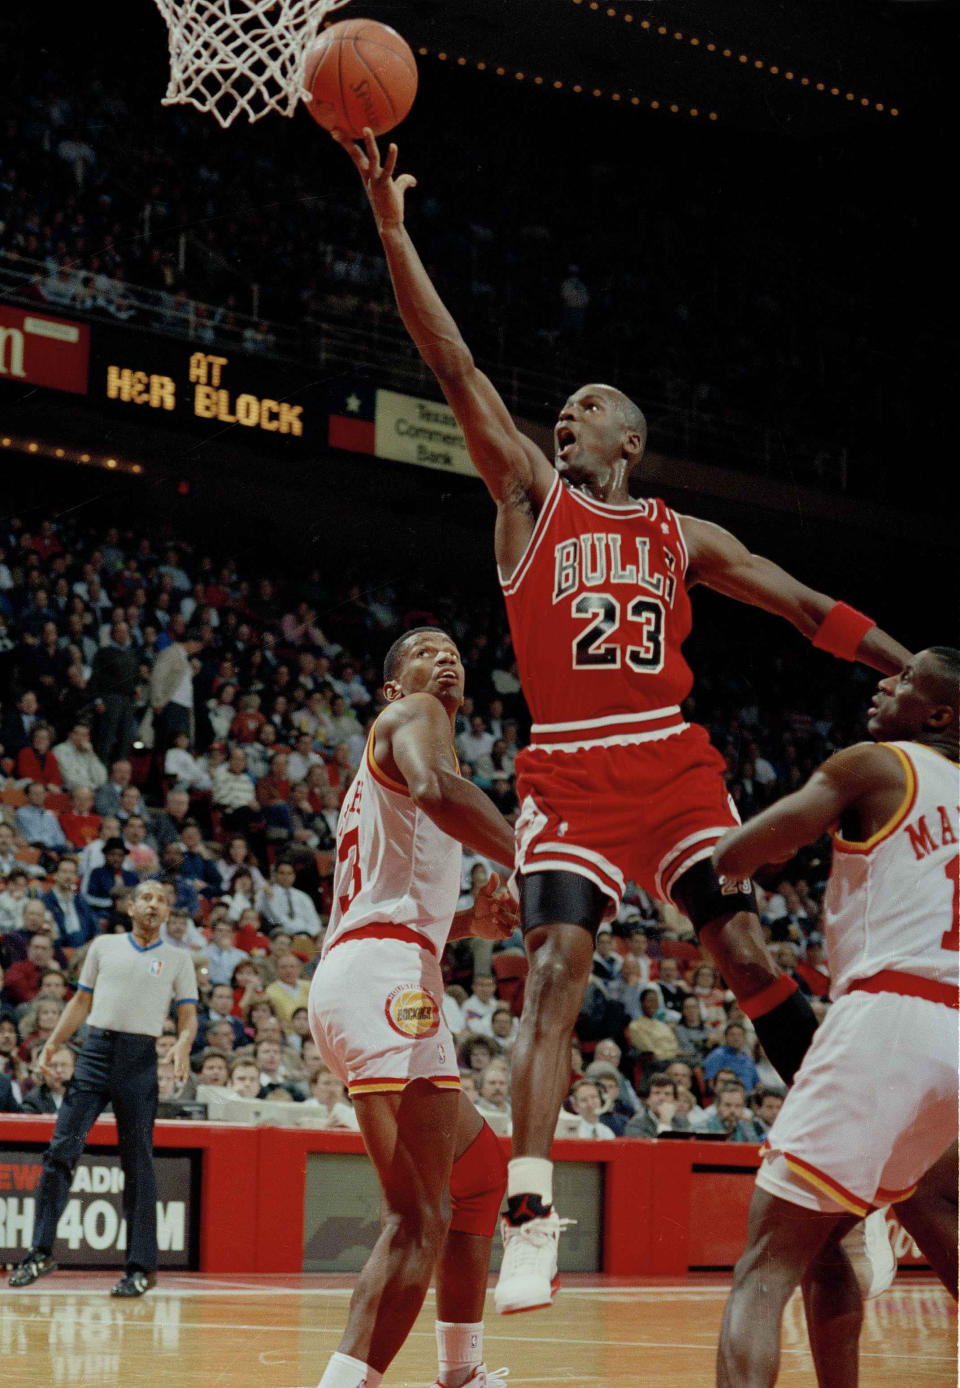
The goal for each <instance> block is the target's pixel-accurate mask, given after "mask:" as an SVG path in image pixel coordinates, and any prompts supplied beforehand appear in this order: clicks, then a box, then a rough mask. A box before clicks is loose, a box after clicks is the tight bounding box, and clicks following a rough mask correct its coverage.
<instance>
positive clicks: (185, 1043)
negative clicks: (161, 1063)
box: [170, 1032, 190, 1084]
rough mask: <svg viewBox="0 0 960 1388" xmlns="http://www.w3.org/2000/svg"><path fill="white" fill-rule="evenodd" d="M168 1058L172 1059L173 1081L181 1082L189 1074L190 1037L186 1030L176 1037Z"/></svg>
mask: <svg viewBox="0 0 960 1388" xmlns="http://www.w3.org/2000/svg"><path fill="white" fill-rule="evenodd" d="M170 1058H171V1059H172V1061H173V1078H174V1081H175V1083H177V1084H183V1082H184V1080H185V1079H186V1078H187V1076H188V1075H189V1074H190V1038H189V1037H188V1036H187V1034H186V1032H184V1034H183V1035H182V1036H178V1037H177V1040H176V1042H175V1043H174V1047H173V1050H172V1051H171V1052H170Z"/></svg>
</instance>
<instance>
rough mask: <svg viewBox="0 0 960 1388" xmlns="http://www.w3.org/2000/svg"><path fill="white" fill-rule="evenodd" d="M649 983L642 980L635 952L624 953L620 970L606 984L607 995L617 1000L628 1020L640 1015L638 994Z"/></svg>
mask: <svg viewBox="0 0 960 1388" xmlns="http://www.w3.org/2000/svg"><path fill="white" fill-rule="evenodd" d="M648 986H649V985H647V984H645V983H644V982H642V975H641V968H640V960H639V959H638V958H637V956H636V955H635V954H626V955H624V957H623V960H622V962H621V967H620V972H619V973H618V974H617V976H616V978H614V979H613V981H612V982H611V983H608V984H607V992H608V996H609V997H610V998H611V999H613V1001H614V1002H618V1003H619V1004H620V1006H621V1007H622V1008H623V1011H624V1015H625V1016H626V1017H627V1018H628V1020H629V1021H631V1022H632V1021H633V1019H634V1018H635V1017H639V1016H640V1012H641V1008H640V995H641V994H642V993H643V992H644V991H645V990H646V988H647V987H648Z"/></svg>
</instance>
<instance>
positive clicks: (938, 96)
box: [351, 0, 957, 136]
mask: <svg viewBox="0 0 960 1388" xmlns="http://www.w3.org/2000/svg"><path fill="white" fill-rule="evenodd" d="M361 3H362V0H358V3H357V5H356V11H357V12H358V13H359V12H360V8H359V7H360V4H361ZM354 8H355V7H354V6H351V10H353V9H354ZM367 9H368V12H370V13H371V14H374V13H375V14H376V17H377V18H379V19H383V20H386V21H387V22H389V23H393V24H394V26H395V27H396V28H397V29H399V30H400V31H401V32H402V33H404V34H405V35H406V37H407V38H408V39H409V40H410V41H411V42H412V43H413V44H414V45H415V46H417V47H420V48H425V49H426V50H427V52H428V54H429V56H430V57H431V58H432V59H434V60H437V61H445V62H448V63H450V64H451V65H456V64H457V63H458V62H460V60H463V62H461V66H464V65H466V66H469V67H473V68H475V67H476V66H477V65H478V64H480V63H483V64H485V65H486V71H488V72H489V73H490V75H491V78H495V77H496V76H497V71H496V70H497V68H498V67H501V68H503V69H504V73H503V75H502V77H501V80H512V81H517V80H523V81H524V82H526V83H533V82H534V81H535V79H536V78H538V77H539V78H541V79H542V81H541V82H540V83H537V85H538V86H542V87H543V89H544V90H545V91H549V90H551V89H552V88H553V87H554V84H555V83H562V84H563V90H564V91H565V92H567V93H570V92H572V89H573V88H574V86H575V85H579V86H580V87H582V89H583V93H582V95H583V99H585V100H591V99H593V100H607V101H609V100H613V99H615V97H614V94H615V93H616V99H619V101H620V102H621V104H623V105H629V104H631V102H633V104H639V105H649V104H650V103H651V102H652V101H657V102H659V103H660V109H663V110H665V111H669V110H670V109H671V107H672V106H674V105H676V106H677V108H678V111H677V114H679V115H682V116H686V117H689V113H690V111H691V110H695V111H696V112H697V113H698V115H700V116H703V117H704V118H706V119H709V118H710V116H709V113H710V112H711V111H713V112H716V118H717V119H718V120H719V121H722V122H723V123H724V124H725V125H726V126H727V127H728V128H729V127H734V128H739V129H742V130H748V131H752V132H755V133H762V132H769V133H791V134H798V135H811V136H816V135H824V134H826V135H829V134H830V133H831V132H837V133H849V132H851V131H853V130H856V129H858V128H864V129H871V128H876V127H877V126H882V125H883V123H884V122H888V121H890V120H891V119H893V120H896V119H899V120H901V121H903V122H909V121H911V120H916V119H920V120H923V121H927V120H929V119H931V118H933V119H939V118H940V117H941V116H942V115H943V113H944V110H945V102H946V100H947V90H946V89H947V83H948V80H949V78H948V69H947V64H946V63H945V62H944V60H943V54H944V52H946V51H947V50H948V48H949V47H952V46H953V44H954V41H955V37H956V27H957V26H956V9H955V7H954V6H953V5H952V4H949V3H946V4H945V3H939V0H378V3H377V4H376V5H373V4H371V5H369V6H368V7H367ZM661 31H662V32H661ZM440 54H444V55H445V56H444V58H442V59H440V58H439V55H440ZM517 73H522V74H523V77H522V79H518V78H517V76H516V74H517ZM818 84H819V85H818ZM595 91H596V92H599V93H600V96H599V97H594V96H593V93H594V92H595ZM634 98H635V99H636V100H635V101H634ZM878 107H881V108H882V110H878ZM891 110H895V111H896V112H897V116H895V117H891V115H890V112H891Z"/></svg>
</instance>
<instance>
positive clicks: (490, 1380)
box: [432, 1364, 510, 1388]
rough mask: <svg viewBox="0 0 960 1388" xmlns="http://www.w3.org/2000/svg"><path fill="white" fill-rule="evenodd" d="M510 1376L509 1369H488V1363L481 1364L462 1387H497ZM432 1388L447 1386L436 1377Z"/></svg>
mask: <svg viewBox="0 0 960 1388" xmlns="http://www.w3.org/2000/svg"><path fill="white" fill-rule="evenodd" d="M509 1377H510V1370H509V1369H488V1368H487V1366H486V1364H481V1365H480V1367H479V1368H478V1369H475V1370H474V1372H473V1375H472V1376H471V1377H470V1378H468V1379H467V1381H466V1383H464V1384H462V1385H461V1388H496V1385H497V1384H498V1383H506V1381H507V1379H508V1378H509ZM432 1388H445V1386H444V1384H442V1383H441V1382H440V1380H439V1378H438V1379H435V1380H434V1382H433V1385H432Z"/></svg>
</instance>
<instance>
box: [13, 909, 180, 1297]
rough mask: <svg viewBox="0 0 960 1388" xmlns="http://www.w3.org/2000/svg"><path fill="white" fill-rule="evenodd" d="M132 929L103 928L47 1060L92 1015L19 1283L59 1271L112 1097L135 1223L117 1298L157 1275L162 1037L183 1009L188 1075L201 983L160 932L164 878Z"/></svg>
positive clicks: (126, 1198) (45, 1062)
mask: <svg viewBox="0 0 960 1388" xmlns="http://www.w3.org/2000/svg"><path fill="white" fill-rule="evenodd" d="M129 909H130V917H131V919H132V921H133V931H132V933H131V934H129V935H99V936H98V937H97V938H96V939H95V940H94V942H93V944H92V945H91V946H90V949H89V951H88V953H87V957H86V959H85V960H84V964H83V969H82V971H81V974H80V982H79V986H78V988H77V992H76V995H75V996H74V997H73V998H71V1000H70V1002H69V1003H68V1004H67V1006H66V1008H65V1009H64V1011H63V1014H62V1016H61V1017H60V1020H59V1022H58V1023H57V1025H56V1026H55V1027H54V1029H53V1031H52V1033H51V1034H50V1036H49V1037H48V1039H47V1041H46V1043H45V1044H44V1047H43V1049H42V1051H41V1052H40V1055H39V1057H38V1058H37V1068H38V1069H39V1070H40V1072H41V1074H49V1073H50V1062H51V1059H52V1057H53V1053H54V1052H55V1051H56V1050H57V1048H58V1047H59V1046H62V1045H63V1044H64V1042H65V1041H69V1039H70V1037H71V1036H72V1035H73V1034H74V1032H75V1031H76V1030H77V1028H78V1027H79V1026H81V1025H82V1024H83V1022H84V1021H87V1018H88V1014H89V1025H88V1027H87V1037H86V1040H85V1041H84V1044H83V1049H82V1051H81V1052H80V1058H79V1060H78V1061H77V1068H76V1072H75V1073H74V1077H73V1082H72V1083H71V1084H70V1085H69V1086H68V1088H67V1092H66V1097H65V1098H64V1100H63V1103H62V1105H61V1107H60V1112H59V1114H58V1116H57V1125H56V1127H55V1128H54V1130H53V1138H52V1139H51V1142H50V1146H49V1147H48V1148H47V1150H46V1152H45V1154H44V1158H43V1174H42V1176H41V1178H40V1183H39V1186H38V1188H37V1206H36V1208H37V1213H36V1217H35V1220H34V1227H33V1246H32V1248H31V1249H30V1252H29V1253H28V1254H27V1255H26V1257H25V1258H24V1259H23V1261H22V1262H21V1263H19V1264H18V1265H17V1267H16V1268H15V1269H14V1271H13V1273H12V1274H11V1276H10V1286H11V1287H29V1285H30V1283H31V1282H36V1280H37V1278H38V1277H45V1276H46V1274H47V1273H48V1272H53V1271H54V1270H55V1268H56V1266H57V1265H56V1263H55V1262H54V1261H53V1257H52V1253H53V1244H54V1240H55V1238H56V1235H57V1225H58V1224H59V1222H60V1216H61V1215H62V1214H63V1211H64V1209H65V1207H66V1204H67V1198H68V1196H69V1193H70V1183H71V1181H72V1179H73V1172H74V1168H75V1167H76V1164H77V1162H78V1161H79V1160H80V1155H81V1153H82V1152H83V1148H84V1144H85V1143H86V1140H87V1135H88V1133H89V1132H90V1128H91V1126H92V1124H93V1122H94V1119H95V1118H97V1117H98V1115H99V1114H100V1113H102V1111H103V1109H104V1108H105V1107H106V1105H107V1103H111V1104H112V1105H113V1112H114V1116H115V1117H116V1120H117V1140H118V1143H119V1147H120V1165H121V1166H122V1167H123V1213H124V1216H125V1217H126V1221H127V1264H126V1272H125V1274H124V1276H123V1277H121V1279H120V1281H119V1282H118V1283H117V1284H116V1286H115V1287H114V1288H113V1289H112V1291H111V1293H110V1295H111V1296H143V1294H144V1292H146V1291H149V1289H150V1288H151V1287H153V1286H155V1285H156V1281H157V1276H156V1272H157V1181H156V1174H155V1172H154V1169H153V1120H154V1118H155V1117H156V1113H157V1055H156V1048H155V1045H154V1042H155V1039H156V1037H157V1036H159V1034H160V1032H161V1031H162V1029H163V1022H164V1019H165V1018H166V1016H167V1014H168V1012H169V1010H170V1003H171V1002H172V1001H173V1002H176V1004H177V1009H178V1013H177V1016H178V1023H177V1027H178V1031H177V1041H176V1045H175V1046H174V1048H173V1064H174V1073H175V1075H176V1078H177V1079H178V1080H184V1079H186V1077H187V1074H188V1073H189V1065H190V1048H191V1046H192V1045H193V1040H194V1037H195V1036H196V1034H197V996H196V994H197V985H196V975H195V973H194V967H193V959H192V957H191V955H190V953H189V951H188V950H182V949H177V948H176V947H175V946H173V945H169V944H167V943H166V941H164V940H161V939H160V927H161V926H162V925H163V923H164V921H165V920H166V919H167V915H168V913H169V910H170V908H169V905H168V903H167V897H166V893H165V892H164V890H163V887H162V885H161V884H160V883H159V882H141V883H140V885H139V886H138V887H137V888H136V890H135V891H134V893H133V897H132V899H131V901H130V908H129Z"/></svg>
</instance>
